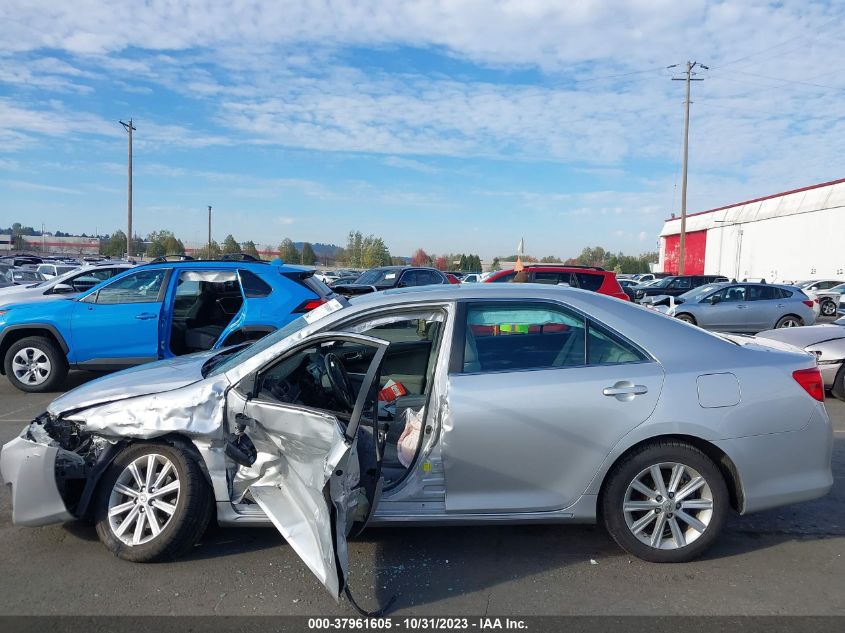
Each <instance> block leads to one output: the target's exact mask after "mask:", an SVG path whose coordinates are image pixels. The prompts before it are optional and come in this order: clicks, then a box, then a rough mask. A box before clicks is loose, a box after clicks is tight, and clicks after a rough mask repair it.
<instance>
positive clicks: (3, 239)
mask: <svg viewBox="0 0 845 633" xmlns="http://www.w3.org/2000/svg"><path fill="white" fill-rule="evenodd" d="M10 250H12V236H11V235H0V252H4V251H10Z"/></svg>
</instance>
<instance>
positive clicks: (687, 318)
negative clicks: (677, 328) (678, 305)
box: [675, 312, 696, 325]
mask: <svg viewBox="0 0 845 633" xmlns="http://www.w3.org/2000/svg"><path fill="white" fill-rule="evenodd" d="M675 318H676V319H678V321H683V322H684V323H690V324H692V325H696V321H695V317H694V316H692V315H691V314H689V313H687V312H684V313H682V314H678V315H676V316H675Z"/></svg>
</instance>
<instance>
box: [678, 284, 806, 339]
mask: <svg viewBox="0 0 845 633" xmlns="http://www.w3.org/2000/svg"><path fill="white" fill-rule="evenodd" d="M672 303H674V306H673V307H671V308H670V309H669V311H668V314H669V315H670V316H674V317H675V318H677V319H679V320H681V321H686V322H687V323H692V324H693V325H697V326H699V327H701V328H704V329H705V330H716V331H722V332H760V331H761V330H769V329H772V328H788V327H796V326H802V325H812V324H813V323H814V322H815V320H816V316H815V313H814V311H813V305H814V300H813V299H809V298H808V297H807V295H805V294H804V293H803V292H801V290H799V289H798V288H795V287H794V286H778V285H775V284H758V283H732V282H728V283H717V284H707V285H705V286H700V287H698V288H695V289H693V290H690V291H689V292H686V293H684V294H682V295H681V296H679V297H675V298H674V299H673V302H672Z"/></svg>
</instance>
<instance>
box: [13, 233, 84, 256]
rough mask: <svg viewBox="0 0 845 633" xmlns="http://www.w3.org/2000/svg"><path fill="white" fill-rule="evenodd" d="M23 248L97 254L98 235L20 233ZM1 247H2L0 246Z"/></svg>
mask: <svg viewBox="0 0 845 633" xmlns="http://www.w3.org/2000/svg"><path fill="white" fill-rule="evenodd" d="M21 239H22V240H23V249H22V250H25V251H35V252H37V253H62V254H65V255H98V254H99V252H100V238H98V237H56V236H54V235H49V234H44V235H22V236H21ZM0 248H2V247H0Z"/></svg>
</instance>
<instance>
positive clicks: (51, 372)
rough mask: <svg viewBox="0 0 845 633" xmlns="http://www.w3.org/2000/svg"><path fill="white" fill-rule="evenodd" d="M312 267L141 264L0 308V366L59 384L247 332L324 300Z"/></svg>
mask: <svg viewBox="0 0 845 633" xmlns="http://www.w3.org/2000/svg"><path fill="white" fill-rule="evenodd" d="M331 294H332V291H331V290H330V289H329V288H328V286H326V285H325V284H324V283H323V282H321V281H319V280H318V279H316V278H314V276H313V271H312V270H306V269H303V268H296V267H292V266H284V265H276V264H268V263H265V262H245V261H184V262H164V263H159V264H147V265H144V266H138V267H137V268H133V269H131V270H129V271H127V272H125V273H123V274H121V275H118V276H115V277H113V278H112V279H109V280H108V281H105V282H103V283H101V284H99V285H97V286H95V287H94V288H92V289H91V290H90V291H88V292H86V293H85V294H83V295H81V296H79V297H75V298H68V299H61V300H57V301H50V302H40V303H33V304H26V303H22V304H15V305H9V306H5V307H4V309H2V310H0V358H2V359H3V364H2V369H0V371H2V373H4V374H6V376H8V377H9V381H10V382H11V383H12V384H13V385H14V386H15V387H17V388H18V389H21V390H23V391H32V392H42V391H51V390H55V389H58V388H60V387H61V386H62V383H63V381H64V379H65V377H66V375H67V372H68V369H69V368H78V369H89V370H96V371H111V370H115V369H123V368H126V367H131V366H133V365H139V364H141V363H146V362H149V361H153V360H158V359H162V358H170V357H172V356H180V355H182V354H190V353H192V352H200V351H204V350H209V349H215V348H218V347H223V346H227V345H233V344H236V343H243V342H245V341H253V340H257V339H258V338H261V337H262V336H264V335H265V334H267V333H269V332H272V331H273V330H276V329H278V328H280V327H282V326H284V325H286V324H287V323H288V322H290V321H292V320H293V319H294V318H296V317H297V316H298V315H300V314H302V313H304V312H308V311H309V310H312V309H314V308H316V307H317V306H319V305H321V304H322V303H325V302H326V301H327V299H328V298H329V297H330V296H331Z"/></svg>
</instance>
